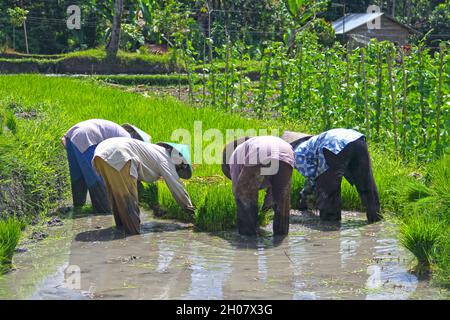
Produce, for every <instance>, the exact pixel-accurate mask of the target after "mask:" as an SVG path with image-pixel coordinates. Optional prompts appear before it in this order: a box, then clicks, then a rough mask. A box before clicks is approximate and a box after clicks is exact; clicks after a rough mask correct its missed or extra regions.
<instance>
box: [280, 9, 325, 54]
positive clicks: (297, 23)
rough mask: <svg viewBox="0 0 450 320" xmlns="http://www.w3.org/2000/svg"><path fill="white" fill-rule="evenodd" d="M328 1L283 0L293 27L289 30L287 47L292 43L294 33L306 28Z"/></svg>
mask: <svg viewBox="0 0 450 320" xmlns="http://www.w3.org/2000/svg"><path fill="white" fill-rule="evenodd" d="M328 2H329V0H284V4H285V5H286V9H287V11H288V12H289V15H290V16H291V18H292V22H293V24H294V28H293V29H291V30H289V36H288V41H287V42H288V48H291V47H292V46H293V45H294V42H295V36H296V34H297V33H298V32H301V31H302V30H304V29H306V28H307V27H308V26H309V24H310V23H311V22H312V21H313V20H314V19H315V18H316V16H317V14H318V13H320V12H323V11H324V10H325V9H326V8H327V6H328Z"/></svg>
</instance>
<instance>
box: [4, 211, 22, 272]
mask: <svg viewBox="0 0 450 320" xmlns="http://www.w3.org/2000/svg"><path fill="white" fill-rule="evenodd" d="M20 234H21V223H20V222H19V221H18V220H17V219H16V218H8V219H5V220H0V274H1V273H4V272H6V271H8V270H9V269H10V268H11V264H12V257H13V254H14V250H15V248H16V246H17V244H18V243H19V239H20Z"/></svg>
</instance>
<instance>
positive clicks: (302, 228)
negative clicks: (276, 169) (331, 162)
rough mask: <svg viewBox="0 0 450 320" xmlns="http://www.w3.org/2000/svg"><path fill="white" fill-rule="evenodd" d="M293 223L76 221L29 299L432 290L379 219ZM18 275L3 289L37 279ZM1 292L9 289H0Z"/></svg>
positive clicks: (353, 295)
mask: <svg viewBox="0 0 450 320" xmlns="http://www.w3.org/2000/svg"><path fill="white" fill-rule="evenodd" d="M293 220H294V223H293V224H292V225H291V230H290V234H289V236H288V237H286V238H280V239H274V238H273V237H272V236H271V234H270V233H263V236H260V237H258V238H245V237H241V236H239V235H238V234H237V233H236V232H235V231H233V232H226V233H220V234H209V233H202V232H194V231H193V230H192V228H191V227H190V226H188V225H185V224H182V223H178V222H172V221H163V220H154V219H151V218H147V220H146V221H145V222H144V224H143V227H142V231H143V234H141V235H138V236H132V237H123V235H121V233H120V232H118V231H117V230H115V229H114V228H111V225H112V219H111V217H110V216H93V217H84V218H83V217H81V218H78V219H74V220H73V227H71V228H72V231H71V232H72V233H73V236H71V237H70V238H69V239H67V240H65V243H66V247H67V248H70V249H68V254H67V255H65V261H64V259H63V262H62V263H59V269H58V270H57V272H56V273H54V272H53V273H49V274H48V276H47V278H46V279H45V281H43V282H39V284H38V287H37V289H35V290H34V292H33V293H32V294H31V295H29V297H31V298H33V299H39V298H43V299H54V298H62V299H82V298H92V299H114V298H120V299H407V298H411V297H413V296H412V294H413V293H414V297H434V295H435V294H436V292H437V290H436V289H432V288H428V287H427V286H424V285H421V286H420V285H419V284H420V282H419V281H418V280H417V278H416V277H414V276H413V275H411V274H409V273H408V272H407V270H406V267H405V263H404V257H405V254H404V252H403V251H402V250H400V249H399V245H398V243H397V241H396V240H395V239H394V238H393V237H392V234H391V233H390V231H389V232H388V231H386V228H385V227H384V226H385V224H383V223H378V224H371V225H367V224H366V223H365V217H364V215H362V214H361V215H355V214H352V215H350V216H344V219H343V222H342V224H340V225H324V224H321V223H320V221H318V219H316V218H315V217H313V216H302V215H301V214H298V215H296V216H294V219H293ZM266 230H271V226H267V229H266ZM57 245H58V246H61V244H60V243H57ZM48 249H50V248H48ZM48 251H49V252H51V250H48ZM24 255H25V256H24V257H26V254H24ZM63 257H64V255H63ZM47 262H48V256H47V255H42V256H37V257H36V256H35V257H34V258H33V259H31V258H24V259H23V260H22V264H23V265H22V266H21V268H23V269H22V270H23V272H24V273H26V274H27V275H29V274H32V273H33V271H32V268H30V267H28V264H29V265H36V264H45V263H47ZM68 266H78V267H79V268H80V271H81V282H80V288H79V289H77V290H72V289H69V287H68V286H67V283H66V280H67V275H66V276H65V274H64V269H65V268H66V267H68ZM21 272H22V271H18V272H17V273H16V274H14V275H13V274H11V275H7V276H6V277H5V279H3V280H2V282H1V287H8V286H9V287H11V288H13V289H14V290H15V291H17V290H18V288H17V286H18V285H20V286H26V287H29V288H32V287H33V286H36V284H37V283H38V282H36V281H34V280H33V277H31V276H28V277H27V278H26V279H29V280H26V281H25V280H22V281H21V282H20V284H16V283H15V282H14V279H17V278H19V277H21V275H22V274H21ZM22 278H23V277H22ZM33 281H34V282H33ZM422 283H423V282H422ZM14 290H12V291H11V292H13V291H14ZM0 296H1V297H4V296H6V297H7V296H8V293H3V295H2V293H1V291H0Z"/></svg>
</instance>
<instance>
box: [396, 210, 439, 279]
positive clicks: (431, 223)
mask: <svg viewBox="0 0 450 320" xmlns="http://www.w3.org/2000/svg"><path fill="white" fill-rule="evenodd" d="M441 231H442V222H440V221H438V220H437V219H436V218H435V217H433V216H432V215H429V214H426V213H425V214H424V213H417V212H416V213H413V214H411V215H410V216H408V217H407V218H406V219H405V220H404V221H402V222H401V224H400V243H401V244H402V245H403V246H404V247H405V248H406V249H408V250H409V251H411V253H413V254H414V256H415V257H416V258H417V262H418V265H417V272H419V273H422V272H424V271H426V269H429V267H430V265H431V263H432V262H433V252H434V251H435V250H436V244H437V243H438V241H439V239H440V236H441Z"/></svg>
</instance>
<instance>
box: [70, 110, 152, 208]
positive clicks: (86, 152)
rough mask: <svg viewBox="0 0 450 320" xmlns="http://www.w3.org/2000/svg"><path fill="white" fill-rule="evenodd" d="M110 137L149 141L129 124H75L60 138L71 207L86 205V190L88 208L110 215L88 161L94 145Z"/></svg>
mask: <svg viewBox="0 0 450 320" xmlns="http://www.w3.org/2000/svg"><path fill="white" fill-rule="evenodd" d="M113 137H128V138H130V137H133V138H136V139H140V140H148V141H150V136H149V135H147V134H146V133H145V132H143V131H141V130H139V129H138V128H136V127H134V126H132V125H130V124H124V125H123V126H120V125H118V124H117V123H114V122H111V121H108V120H102V119H91V120H86V121H83V122H80V123H77V124H76V125H74V126H73V127H72V128H70V129H69V131H67V132H66V134H65V135H64V136H63V137H62V139H61V143H62V144H63V146H64V147H65V148H66V151H67V160H68V162H69V171H70V180H71V185H72V199H73V206H74V207H81V206H83V205H84V204H85V203H86V196H87V191H88V190H89V195H90V197H91V202H92V207H93V208H94V210H95V211H96V212H100V213H106V212H110V211H111V210H110V206H109V203H108V198H107V196H106V191H105V186H104V184H103V181H102V179H101V178H100V176H99V175H97V173H96V172H95V170H94V168H93V167H92V163H91V161H92V158H93V156H94V151H95V149H96V147H97V145H98V144H99V143H100V142H102V141H104V140H106V139H108V138H113Z"/></svg>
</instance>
